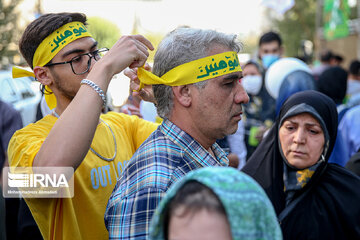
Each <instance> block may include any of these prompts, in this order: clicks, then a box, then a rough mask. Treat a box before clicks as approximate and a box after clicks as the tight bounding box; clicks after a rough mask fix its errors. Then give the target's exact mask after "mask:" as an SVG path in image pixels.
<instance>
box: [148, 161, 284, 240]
mask: <svg viewBox="0 0 360 240" xmlns="http://www.w3.org/2000/svg"><path fill="white" fill-rule="evenodd" d="M190 180H196V181H198V182H200V183H202V184H204V185H206V186H207V187H208V188H210V189H211V190H212V191H213V192H214V193H215V194H216V195H217V196H218V198H219V199H220V201H221V203H222V204H223V206H224V208H225V211H226V214H227V217H228V220H229V223H230V228H231V233H232V238H233V240H237V239H252V240H253V239H282V234H281V230H280V226H279V224H278V221H277V218H276V214H275V211H274V209H273V207H272V205H271V202H270V200H269V199H268V197H267V196H266V194H265V192H264V191H263V189H262V188H261V187H260V185H259V184H258V183H257V182H255V180H253V179H252V178H251V177H249V176H248V175H246V174H245V173H242V172H240V171H238V170H236V169H233V168H230V167H206V168H200V169H197V170H194V171H191V172H190V173H188V174H187V175H186V176H185V177H184V178H183V179H181V180H180V181H178V182H176V183H175V184H174V185H173V186H171V188H170V189H169V190H168V192H167V193H166V195H165V196H164V198H163V199H162V200H161V202H160V204H159V206H158V208H157V210H156V212H155V214H154V216H153V218H152V221H151V224H150V239H153V240H163V239H165V238H164V236H163V234H164V230H163V226H164V224H163V221H164V210H165V209H166V206H167V204H168V203H169V202H170V200H171V199H172V198H173V197H174V196H175V195H176V193H177V191H178V190H179V189H180V188H181V187H182V186H183V185H184V184H185V183H186V182H188V181H190Z"/></svg>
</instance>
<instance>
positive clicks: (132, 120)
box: [108, 113, 159, 149]
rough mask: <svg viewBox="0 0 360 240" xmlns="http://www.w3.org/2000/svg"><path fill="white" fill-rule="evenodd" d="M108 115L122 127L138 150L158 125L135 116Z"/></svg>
mask: <svg viewBox="0 0 360 240" xmlns="http://www.w3.org/2000/svg"><path fill="white" fill-rule="evenodd" d="M108 114H109V116H110V118H111V119H112V120H113V121H115V122H116V124H120V125H121V127H123V129H124V131H126V133H127V135H128V136H129V137H130V138H131V139H132V140H133V144H134V148H135V149H138V148H139V147H140V145H141V144H142V143H143V142H144V141H145V140H146V139H147V138H148V137H149V136H150V134H151V133H152V132H154V131H155V130H156V128H157V127H158V126H159V124H158V123H153V122H149V121H146V120H144V119H141V118H139V117H137V116H130V115H126V114H123V113H108Z"/></svg>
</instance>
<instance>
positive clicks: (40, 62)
mask: <svg viewBox="0 0 360 240" xmlns="http://www.w3.org/2000/svg"><path fill="white" fill-rule="evenodd" d="M83 37H91V35H90V33H89V32H88V31H87V29H86V27H85V25H84V24H83V23H81V22H71V23H67V24H65V25H63V26H61V27H60V28H58V29H57V30H56V31H54V32H53V33H51V34H50V35H49V36H47V37H46V38H45V39H44V40H43V41H42V42H41V43H40V45H39V46H38V48H37V49H36V51H35V54H34V57H33V68H34V67H36V66H40V67H43V66H45V65H46V64H47V63H48V62H50V61H51V59H53V58H54V57H55V55H56V54H57V53H58V52H59V51H60V50H61V49H63V48H64V47H65V46H66V45H67V44H69V43H71V42H73V41H75V40H77V39H79V38H83ZM12 73H13V78H20V77H35V75H34V73H33V72H31V71H27V70H25V69H23V68H18V67H13V70H12ZM45 89H46V92H51V90H50V88H49V87H48V86H45ZM45 100H46V103H47V105H48V106H49V108H50V109H53V108H55V107H56V98H55V95H54V94H45Z"/></svg>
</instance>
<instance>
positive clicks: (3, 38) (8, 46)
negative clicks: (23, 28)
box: [0, 0, 22, 69]
mask: <svg viewBox="0 0 360 240" xmlns="http://www.w3.org/2000/svg"><path fill="white" fill-rule="evenodd" d="M21 1H22V0H10V1H6V0H0V9H1V11H0V69H3V68H7V67H8V66H9V64H12V63H13V61H14V59H13V58H14V56H16V55H18V50H17V45H18V41H19V39H20V34H21V32H20V31H19V29H18V24H17V22H18V18H19V13H18V12H17V10H16V7H17V6H18V5H19V4H20V3H21Z"/></svg>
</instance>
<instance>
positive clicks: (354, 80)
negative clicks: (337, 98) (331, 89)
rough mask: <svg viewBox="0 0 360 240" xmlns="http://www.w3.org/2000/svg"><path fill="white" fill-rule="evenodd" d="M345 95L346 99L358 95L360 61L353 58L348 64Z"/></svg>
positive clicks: (359, 91) (359, 94)
mask: <svg viewBox="0 0 360 240" xmlns="http://www.w3.org/2000/svg"><path fill="white" fill-rule="evenodd" d="M346 95H347V98H348V100H349V101H350V102H351V99H352V98H354V97H355V96H358V97H360V62H359V61H358V60H353V61H352V62H351V63H350V66H349V72H348V81H347V90H346Z"/></svg>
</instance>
